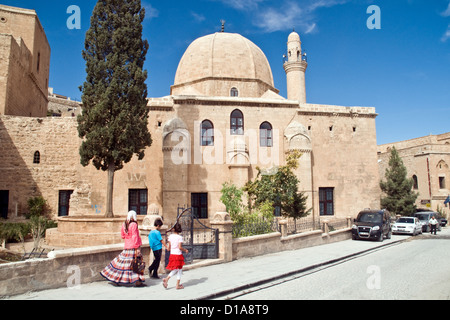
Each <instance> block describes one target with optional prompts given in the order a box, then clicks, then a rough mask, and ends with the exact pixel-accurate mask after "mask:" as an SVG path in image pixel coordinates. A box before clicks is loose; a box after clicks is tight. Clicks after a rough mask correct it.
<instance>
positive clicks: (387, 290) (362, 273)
mask: <svg viewBox="0 0 450 320" xmlns="http://www.w3.org/2000/svg"><path fill="white" fill-rule="evenodd" d="M449 263H450V237H449V238H448V239H439V238H431V237H429V236H427V237H426V238H423V237H418V238H415V239H414V240H412V239H411V241H406V242H402V243H399V244H397V245H394V246H389V247H384V248H382V249H380V250H377V251H372V252H370V253H367V254H365V255H362V256H358V257H356V258H353V259H349V260H346V261H341V262H339V263H337V264H336V265H332V266H327V267H325V268H322V269H319V270H318V269H316V270H313V271H311V272H307V273H304V274H300V275H296V276H295V277H291V278H290V279H283V282H280V281H278V284H275V283H272V284H265V286H264V287H265V289H260V290H258V288H253V290H254V292H253V293H250V294H246V295H242V296H239V294H235V295H234V296H235V297H236V299H238V300H272V299H285V300H289V299H295V300H308V299H327V300H340V299H351V300H353V299H356V300H369V299H370V300H371V299H389V300H396V299H402V300H410V299H411V300H412V299H414V300H415V299H419V300H423V299H425V300H427V299H428V300H450V270H449ZM287 280H289V281H287Z"/></svg>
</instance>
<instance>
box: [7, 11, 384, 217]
mask: <svg viewBox="0 0 450 320" xmlns="http://www.w3.org/2000/svg"><path fill="white" fill-rule="evenodd" d="M16 14H20V12H19V13H16ZM36 19H37V18H36ZM11 20H13V19H12V18H10V17H8V21H11ZM36 21H37V20H36ZM18 36H19V35H16V37H18ZM5 37H7V36H5ZM39 37H42V35H41V34H39ZM5 50H7V48H6V49H5V48H4V47H2V52H4V51H5ZM281 50H284V48H280V51H281ZM286 50H287V61H286V62H285V64H284V69H285V71H286V79H287V88H288V97H287V98H285V97H282V96H280V95H279V90H277V89H276V87H275V84H274V81H273V76H272V69H271V66H270V64H269V62H268V60H267V58H266V56H265V55H264V53H263V52H262V51H261V49H260V48H259V47H258V46H257V45H255V44H254V43H253V42H251V41H250V40H248V39H247V38H245V37H243V36H241V35H239V34H232V33H226V32H220V33H214V34H211V35H206V36H204V37H201V38H199V39H196V40H195V41H193V42H192V44H191V45H190V46H189V47H188V48H187V50H186V52H185V54H184V55H183V57H182V59H181V61H180V62H179V66H178V70H177V72H176V74H175V80H174V84H173V86H172V87H171V94H170V95H169V96H166V97H162V98H149V99H148V108H149V110H150V113H149V122H148V128H149V131H150V133H151V135H152V139H153V144H152V146H151V147H149V148H148V149H147V150H146V157H145V158H144V159H143V160H140V161H139V160H137V159H136V158H133V159H132V161H131V162H130V163H129V164H126V165H125V167H124V168H123V169H122V170H120V171H118V172H116V175H115V187H114V204H113V205H114V212H115V215H125V214H126V212H127V211H128V210H129V209H134V210H136V211H137V212H138V213H139V214H147V213H149V212H150V211H152V212H159V214H160V215H162V216H163V217H164V219H165V220H166V221H167V222H170V221H173V220H174V219H175V217H176V213H177V210H176V209H177V206H178V205H188V206H190V205H192V206H193V207H194V208H195V209H196V210H197V212H198V214H199V216H200V218H202V219H206V221H207V220H208V219H209V218H211V217H212V216H213V215H214V214H215V213H216V212H217V211H221V210H222V207H223V205H222V204H221V203H220V201H219V198H220V190H221V188H222V184H223V183H224V182H226V181H231V182H233V183H235V184H236V185H238V186H242V185H244V183H245V182H247V181H248V180H249V179H254V178H255V177H256V175H257V167H260V168H262V169H264V170H265V172H266V174H270V173H271V172H273V171H274V170H276V167H277V166H278V165H283V164H284V163H285V157H286V153H287V152H288V151H289V150H300V151H301V152H302V157H301V158H300V166H299V168H298V169H297V172H296V173H297V175H298V177H299V179H300V181H301V187H300V189H301V190H302V191H304V192H305V193H306V194H307V195H308V204H309V206H310V207H312V208H313V215H314V217H315V218H317V219H318V218H320V217H321V216H326V217H327V218H344V217H347V216H355V215H356V214H357V213H358V212H359V211H360V210H361V209H364V208H369V207H370V208H377V207H379V200H380V189H379V170H378V164H377V160H378V159H377V145H376V130H375V119H376V116H377V114H376V112H375V109H374V108H372V107H345V106H332V105H321V104H313V103H308V102H306V101H307V99H306V90H305V73H306V69H307V66H308V65H307V62H306V61H304V59H303V54H302V53H303V52H302V48H301V40H300V37H299V35H298V34H297V33H295V32H293V33H291V34H290V35H289V37H288V42H287V49H286ZM45 54H46V53H45ZM45 54H44V53H43V51H41V59H43V58H44V56H45ZM277 67H280V68H281V67H282V66H277ZM44 84H45V83H44ZM45 90H47V86H45ZM45 90H44V91H45ZM35 94H36V95H38V96H39V93H35ZM34 106H35V105H32V106H28V105H26V104H25V102H24V103H23V107H24V108H29V109H33V108H34ZM30 112H31V111H30ZM9 114H10V115H3V114H2V115H0V150H2V152H1V153H0V192H1V196H2V198H3V200H2V201H3V204H2V206H3V208H6V209H4V210H6V212H7V215H8V217H14V216H16V215H21V214H24V213H25V212H26V200H27V199H28V198H29V197H31V196H37V195H42V196H43V197H44V198H45V199H47V201H48V203H49V206H50V207H51V209H52V214H53V215H54V216H55V217H56V216H65V215H70V216H80V215H102V214H103V213H104V207H105V203H106V178H107V177H106V174H105V173H104V172H98V171H97V170H95V168H94V167H93V166H89V167H82V166H81V165H80V163H79V162H80V161H79V155H78V148H79V146H80V139H79V138H78V134H77V129H76V126H77V123H76V119H75V118H73V117H58V118H43V117H36V116H34V117H30V118H23V117H17V116H16V115H18V114H16V113H14V112H11V113H9Z"/></svg>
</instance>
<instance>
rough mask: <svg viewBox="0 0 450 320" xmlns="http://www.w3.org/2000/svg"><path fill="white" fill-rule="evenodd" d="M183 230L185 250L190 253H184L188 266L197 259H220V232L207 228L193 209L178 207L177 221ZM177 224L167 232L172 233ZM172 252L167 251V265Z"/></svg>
mask: <svg viewBox="0 0 450 320" xmlns="http://www.w3.org/2000/svg"><path fill="white" fill-rule="evenodd" d="M176 223H179V224H180V225H181V228H182V233H181V236H182V237H183V248H186V249H187V250H188V251H189V252H188V253H183V256H184V260H185V263H186V264H191V263H192V262H193V261H194V260H195V259H217V258H218V257H219V230H217V229H213V228H210V227H208V226H205V225H204V224H203V223H202V222H201V221H200V220H199V219H198V218H197V217H196V216H195V215H194V211H193V209H192V207H190V208H183V207H178V214H177V221H176V222H175V224H176ZM175 224H174V225H173V226H172V227H171V228H170V229H169V230H167V233H166V242H167V239H168V234H170V233H171V231H172V229H173V228H174V227H175ZM169 256H170V252H169V251H167V250H166V257H165V263H166V264H165V265H166V266H167V265H168V264H169Z"/></svg>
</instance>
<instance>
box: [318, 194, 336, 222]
mask: <svg viewBox="0 0 450 320" xmlns="http://www.w3.org/2000/svg"><path fill="white" fill-rule="evenodd" d="M319 207H320V215H321V216H332V215H334V188H319Z"/></svg>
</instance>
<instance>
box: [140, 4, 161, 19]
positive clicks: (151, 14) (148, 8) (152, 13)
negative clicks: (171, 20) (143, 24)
mask: <svg viewBox="0 0 450 320" xmlns="http://www.w3.org/2000/svg"><path fill="white" fill-rule="evenodd" d="M142 7H143V8H145V20H152V19H153V18H158V17H159V11H158V9H155V8H153V7H152V5H151V4H150V3H146V2H142Z"/></svg>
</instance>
